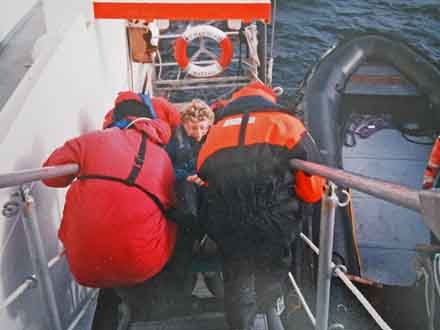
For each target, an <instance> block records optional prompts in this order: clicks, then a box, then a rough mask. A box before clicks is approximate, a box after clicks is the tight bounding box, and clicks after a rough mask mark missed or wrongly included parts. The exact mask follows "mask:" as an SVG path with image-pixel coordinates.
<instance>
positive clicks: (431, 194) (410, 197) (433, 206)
mask: <svg viewBox="0 0 440 330" xmlns="http://www.w3.org/2000/svg"><path fill="white" fill-rule="evenodd" d="M290 165H291V167H292V168H293V169H296V170H303V171H305V172H307V173H310V174H313V175H319V176H322V177H325V178H327V179H328V180H330V182H329V183H328V185H327V187H326V192H325V194H324V197H323V200H322V208H321V224H320V240H319V249H318V247H316V246H315V245H314V244H313V242H312V241H311V240H310V239H309V238H308V237H306V236H305V235H304V234H302V233H301V235H300V237H301V239H302V240H303V241H304V242H305V244H307V245H308V246H309V247H310V248H311V249H312V250H313V251H314V252H315V253H316V254H318V255H319V268H318V287H317V299H316V318H315V316H314V315H313V313H312V311H311V309H310V307H309V306H308V304H307V302H306V299H305V298H304V295H303V294H302V292H301V289H300V288H299V287H298V285H297V283H296V281H295V278H294V277H293V275H292V273H289V278H290V280H291V282H292V285H293V287H294V289H295V291H296V292H297V294H298V296H299V299H300V302H301V304H302V305H303V307H304V309H305V311H306V314H307V316H308V317H309V319H310V321H311V322H312V324H313V325H314V326H315V329H316V330H327V329H328V314H329V308H330V304H329V303H330V286H331V279H332V276H333V275H336V276H337V277H339V278H340V279H341V280H342V282H343V283H344V284H345V285H346V286H347V287H348V289H349V290H350V291H351V292H352V293H353V294H354V295H355V297H356V298H357V299H358V300H359V302H360V303H361V304H362V305H363V306H364V307H365V309H366V310H367V312H368V313H369V314H370V315H371V316H372V317H373V319H374V320H375V321H376V323H377V324H378V325H379V326H380V327H381V328H382V329H384V330H391V328H390V327H389V325H388V324H387V323H386V322H385V321H384V320H383V319H382V317H381V316H380V315H379V314H378V313H377V312H376V310H375V309H374V308H373V306H372V305H371V304H370V303H369V302H368V300H367V299H366V298H365V297H364V296H363V295H362V293H361V292H360V291H359V290H358V289H357V288H356V287H355V286H354V285H353V283H352V282H351V281H350V279H349V278H348V276H347V275H346V274H345V271H344V267H343V266H341V265H335V264H334V263H333V261H332V251H333V237H334V223H335V222H334V221H335V210H336V208H337V207H338V206H342V207H343V206H345V205H347V203H348V202H349V198H350V196H349V194H348V193H345V195H346V200H345V201H343V202H342V203H341V201H340V200H339V197H338V195H337V193H336V189H337V186H336V184H337V185H339V186H341V187H344V188H346V187H347V188H352V189H355V190H358V191H361V192H364V193H367V194H370V195H372V196H375V197H377V198H380V199H383V200H385V201H389V202H391V203H394V204H396V205H400V206H403V207H406V208H408V209H412V210H414V211H416V212H418V213H420V214H422V218H423V220H424V222H425V224H426V225H427V226H428V227H429V228H430V229H431V231H432V232H433V233H434V234H435V235H436V236H437V237H439V238H440V192H437V191H425V190H414V189H410V188H407V187H404V186H401V185H398V184H395V183H391V182H387V181H382V180H378V179H372V178H369V177H365V176H362V175H359V174H354V173H350V172H347V171H344V170H340V169H334V168H331V167H327V166H324V165H319V164H316V163H311V162H306V161H302V160H291V161H290ZM78 169H79V168H78V165H76V164H67V165H62V166H56V167H45V168H38V169H32V170H26V171H20V172H13V173H7V174H3V175H0V188H4V187H11V186H18V185H23V184H25V183H29V182H32V181H36V180H42V179H49V178H55V177H58V176H63V175H73V174H75V173H77V172H78ZM20 195H21V198H22V202H23V203H24V207H25V208H24V215H25V216H24V217H23V219H24V220H25V221H24V224H25V227H26V237H27V240H28V245H29V249H30V250H33V251H30V252H31V257H32V261H33V264H34V270H35V275H32V276H31V277H29V278H28V279H27V280H26V281H25V282H24V283H23V284H22V285H20V286H19V287H18V288H17V289H16V290H15V291H14V292H13V293H12V294H10V295H9V297H8V298H7V299H6V301H5V302H3V303H2V304H0V311H1V310H2V309H3V308H5V307H6V306H7V305H8V304H10V303H11V302H12V301H13V300H15V299H17V298H18V297H19V296H20V295H21V294H22V293H23V292H24V291H25V290H26V289H28V288H30V287H32V286H33V285H35V283H37V282H36V280H37V279H39V280H38V283H41V285H39V288H40V290H41V295H42V297H43V299H44V301H43V304H44V305H45V306H46V308H47V314H48V315H49V319H50V322H51V329H57V330H58V329H61V323H60V318H59V313H58V309H57V305H56V302H55V296H54V293H53V287H52V283H51V279H50V276H49V272H48V270H49V268H50V267H51V266H52V265H53V264H54V263H55V262H57V261H58V260H59V259H60V256H56V257H55V258H54V259H52V260H51V261H50V262H49V263H48V261H47V257H46V255H45V252H44V249H43V246H42V242H41V236H40V233H39V229H38V226H37V221H36V213H35V210H34V202H33V199H32V195H31V193H30V191H29V189H27V188H26V187H25V186H21V187H20ZM55 259H56V260H55ZM96 294H97V291H94V292H93V293H92V294H91V295H90V297H89V301H88V302H87V303H86V304H85V306H84V307H83V309H82V310H81V311H80V313H79V314H78V315H77V317H76V318H75V320H74V321H73V322H72V323H71V325H70V326H69V329H73V326H74V324H76V323H77V322H78V320H79V319H80V318H81V316H82V315H83V314H84V312H85V309H86V308H87V305H88V304H89V303H90V300H91V299H93V298H94V297H96Z"/></svg>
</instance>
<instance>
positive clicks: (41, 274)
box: [20, 186, 62, 330]
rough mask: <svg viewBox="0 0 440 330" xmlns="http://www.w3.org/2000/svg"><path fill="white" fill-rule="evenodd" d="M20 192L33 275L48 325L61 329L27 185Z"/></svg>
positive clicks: (51, 327) (44, 253) (32, 201)
mask: <svg viewBox="0 0 440 330" xmlns="http://www.w3.org/2000/svg"><path fill="white" fill-rule="evenodd" d="M20 193H21V196H22V199H23V202H24V207H23V217H22V218H23V225H24V230H25V234H26V240H27V244H28V248H29V254H30V256H31V260H32V265H33V267H34V272H35V275H36V276H37V280H38V288H39V289H40V292H41V297H42V299H43V305H44V308H45V309H46V315H47V316H48V322H49V327H50V329H53V330H62V327H61V320H60V314H59V312H58V306H57V303H56V300H55V294H54V290H53V286H52V279H51V277H50V274H49V267H48V263H47V256H46V252H45V250H44V245H43V241H42V239H41V233H40V229H39V227H38V221H37V220H38V219H37V213H36V211H35V202H34V199H33V197H32V195H31V192H30V189H29V188H28V187H24V186H22V187H20Z"/></svg>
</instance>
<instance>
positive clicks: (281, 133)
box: [197, 112, 306, 169]
mask: <svg viewBox="0 0 440 330" xmlns="http://www.w3.org/2000/svg"><path fill="white" fill-rule="evenodd" d="M242 116H243V115H235V116H231V117H227V118H226V119H223V120H221V121H220V122H218V123H217V124H215V125H214V126H213V127H211V129H210V131H209V134H208V137H207V139H206V142H205V143H204V145H203V146H202V148H201V150H200V153H199V157H198V160H197V169H200V167H201V165H202V164H203V162H204V161H205V160H206V159H207V158H208V157H209V156H211V155H213V154H214V153H216V152H217V151H219V150H221V149H225V148H230V147H235V146H237V145H238V138H239V133H240V124H241V118H242ZM305 131H306V130H305V128H304V126H303V124H302V123H301V122H300V121H299V120H298V119H296V118H294V117H292V116H289V115H288V114H285V113H277V112H258V113H251V114H250V118H249V124H248V126H247V129H246V136H245V140H244V144H245V145H252V144H258V143H268V144H273V145H278V146H285V147H286V148H287V149H292V148H293V147H294V146H295V145H296V144H297V143H298V142H299V140H300V139H301V136H302V135H303V134H304V133H305Z"/></svg>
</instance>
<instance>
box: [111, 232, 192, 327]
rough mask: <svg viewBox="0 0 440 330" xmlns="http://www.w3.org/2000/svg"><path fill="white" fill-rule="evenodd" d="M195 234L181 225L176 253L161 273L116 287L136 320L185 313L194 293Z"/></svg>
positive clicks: (158, 318)
mask: <svg viewBox="0 0 440 330" xmlns="http://www.w3.org/2000/svg"><path fill="white" fill-rule="evenodd" d="M194 240H195V236H194V234H193V233H191V232H189V231H187V230H185V229H182V228H181V227H179V230H178V236H177V242H176V247H175V250H174V253H173V256H172V257H171V259H170V260H169V262H168V263H167V264H166V266H165V267H164V268H163V269H162V271H161V272H160V273H158V274H157V275H155V276H154V277H152V278H150V279H148V280H146V281H145V282H143V283H140V284H137V285H134V286H130V287H119V288H116V292H117V294H118V295H119V296H120V297H121V299H122V300H123V301H124V302H125V303H126V304H127V305H128V307H129V309H130V312H131V319H132V320H135V321H148V320H160V319H164V318H168V317H169V316H170V315H173V316H179V315H183V314H185V313H186V312H187V311H186V309H187V308H186V307H187V306H188V304H187V303H185V302H186V300H187V299H189V298H190V297H191V293H192V284H193V281H192V272H191V258H192V247H193V244H194Z"/></svg>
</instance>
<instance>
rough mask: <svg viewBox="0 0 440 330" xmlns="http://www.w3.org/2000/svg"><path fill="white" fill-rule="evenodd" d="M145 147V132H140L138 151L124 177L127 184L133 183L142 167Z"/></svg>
mask: <svg viewBox="0 0 440 330" xmlns="http://www.w3.org/2000/svg"><path fill="white" fill-rule="evenodd" d="M146 149H147V135H146V134H145V133H142V140H141V144H140V146H139V150H138V153H137V155H136V157H135V159H134V164H133V167H132V168H131V172H130V174H129V175H128V177H127V179H126V181H127V184H128V185H129V186H130V185H134V182H135V181H136V178H137V177H138V175H139V173H140V171H141V169H142V166H143V165H144V160H145V152H146Z"/></svg>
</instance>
